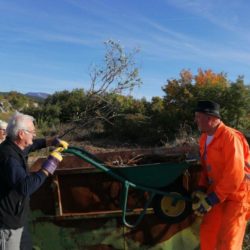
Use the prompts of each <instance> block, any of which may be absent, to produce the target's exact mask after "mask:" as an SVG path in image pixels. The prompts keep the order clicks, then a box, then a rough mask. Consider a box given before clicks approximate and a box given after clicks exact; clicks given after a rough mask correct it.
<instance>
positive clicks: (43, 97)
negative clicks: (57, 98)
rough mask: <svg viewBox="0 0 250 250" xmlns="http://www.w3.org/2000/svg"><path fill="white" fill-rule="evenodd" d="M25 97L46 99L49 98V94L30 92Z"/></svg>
mask: <svg viewBox="0 0 250 250" xmlns="http://www.w3.org/2000/svg"><path fill="white" fill-rule="evenodd" d="M25 95H26V96H29V97H32V98H34V99H46V98H47V97H48V96H49V94H48V93H43V92H28V93H26V94H25Z"/></svg>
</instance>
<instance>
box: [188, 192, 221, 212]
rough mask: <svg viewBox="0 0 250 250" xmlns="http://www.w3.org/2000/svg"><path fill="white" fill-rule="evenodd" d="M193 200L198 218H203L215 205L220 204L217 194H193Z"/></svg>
mask: <svg viewBox="0 0 250 250" xmlns="http://www.w3.org/2000/svg"><path fill="white" fill-rule="evenodd" d="M192 198H193V204H192V208H193V210H194V213H195V214H196V215H197V216H203V215H204V214H205V213H207V212H209V211H210V210H211V208H212V207H213V206H214V205H215V204H217V203H219V202H220V200H219V198H218V197H217V196H216V194H215V193H210V194H206V193H204V192H202V191H195V192H193V193H192Z"/></svg>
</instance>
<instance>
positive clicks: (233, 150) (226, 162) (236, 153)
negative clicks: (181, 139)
mask: <svg viewBox="0 0 250 250" xmlns="http://www.w3.org/2000/svg"><path fill="white" fill-rule="evenodd" d="M195 111H196V112H195V120H196V123H197V125H198V128H199V130H200V132H201V133H202V135H201V138H200V154H201V163H202V173H201V176H200V180H199V187H200V189H199V190H197V191H195V192H194V193H193V198H194V202H193V210H194V212H195V214H196V215H198V216H202V222H201V228H200V241H201V250H212V249H216V250H223V249H224V250H236V249H237V250H240V249H242V242H243V237H244V233H245V229H246V224H247V220H248V219H249V217H250V179H249V178H250V174H249V173H250V169H249V167H250V164H249V163H250V156H249V146H248V143H247V141H246V139H245V137H244V136H243V135H242V134H241V133H240V132H239V131H237V130H236V129H233V128H230V127H228V126H226V125H225V124H224V123H223V122H222V121H221V117H220V112H219V105H218V104H217V103H215V102H212V101H199V102H198V106H197V108H196V110H195Z"/></svg>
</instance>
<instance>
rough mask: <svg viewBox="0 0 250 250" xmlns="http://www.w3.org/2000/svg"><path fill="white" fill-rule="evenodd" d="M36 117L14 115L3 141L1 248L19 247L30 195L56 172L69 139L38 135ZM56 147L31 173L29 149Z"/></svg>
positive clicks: (13, 249)
mask: <svg viewBox="0 0 250 250" xmlns="http://www.w3.org/2000/svg"><path fill="white" fill-rule="evenodd" d="M33 122H34V118H33V117H31V116H29V115H25V114H22V113H16V114H14V115H13V117H11V119H10V121H9V123H8V126H7V129H6V132H7V137H6V140H5V141H4V142H3V143H2V144H1V145H0V250H19V249H20V241H21V236H22V232H23V228H24V225H26V224H27V216H28V211H29V198H30V195H31V194H32V193H33V192H35V191H36V190H37V189H38V188H39V187H40V186H41V185H42V184H43V182H44V181H45V179H46V177H47V176H48V175H50V174H53V173H54V171H55V169H56V168H57V166H58V163H59V162H60V161H61V160H62V156H61V154H60V152H61V151H62V150H63V149H64V148H67V146H68V144H67V143H66V142H65V141H60V140H58V139H56V138H55V139H53V140H47V141H46V140H45V139H36V140H33V139H34V137H35V136H36V130H35V126H34V123H33ZM50 145H54V146H60V147H58V148H57V149H55V150H54V151H53V152H52V153H51V154H50V155H49V157H48V158H47V160H46V161H45V162H44V164H43V165H42V167H41V169H40V170H39V171H37V172H35V173H29V172H28V167H27V156H28V153H29V152H31V151H34V150H38V149H41V148H44V147H46V146H50Z"/></svg>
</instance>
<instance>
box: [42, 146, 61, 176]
mask: <svg viewBox="0 0 250 250" xmlns="http://www.w3.org/2000/svg"><path fill="white" fill-rule="evenodd" d="M63 150H64V148H63V147H59V148H56V149H55V150H54V151H52V152H51V153H50V155H49V156H48V158H47V160H46V161H45V162H44V163H43V165H42V169H44V170H46V171H47V172H48V173H49V174H51V175H52V174H54V172H55V170H56V168H57V167H58V164H59V162H61V161H62V159H63V157H62V155H61V152H62V151H63Z"/></svg>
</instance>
